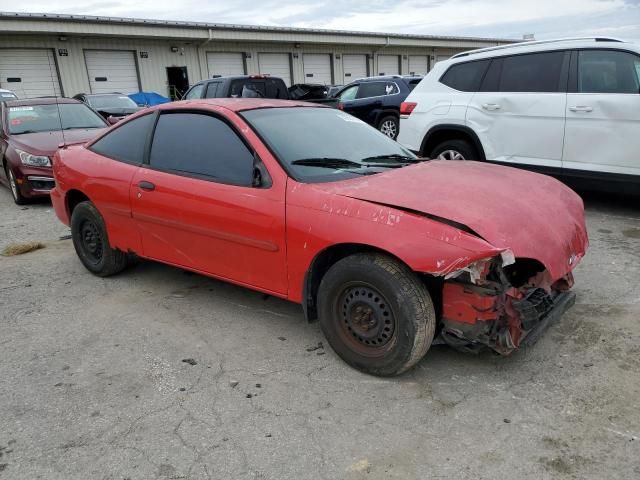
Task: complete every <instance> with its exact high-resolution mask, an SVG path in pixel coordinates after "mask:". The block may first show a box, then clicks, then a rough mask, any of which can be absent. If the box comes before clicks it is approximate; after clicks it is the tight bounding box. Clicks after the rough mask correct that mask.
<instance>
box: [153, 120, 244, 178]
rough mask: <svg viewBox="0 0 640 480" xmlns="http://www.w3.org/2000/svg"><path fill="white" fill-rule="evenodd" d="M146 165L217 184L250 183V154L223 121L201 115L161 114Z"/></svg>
mask: <svg viewBox="0 0 640 480" xmlns="http://www.w3.org/2000/svg"><path fill="white" fill-rule="evenodd" d="M176 139H180V141H176ZM149 164H150V165H151V167H153V168H157V169H160V170H166V171H170V172H176V173H180V174H187V175H191V176H195V177H199V178H203V179H205V180H213V181H216V182H220V183H230V184H233V185H242V186H251V184H252V181H253V171H254V157H253V154H252V152H251V151H250V150H249V149H248V148H247V146H246V145H245V144H244V142H243V141H242V140H241V139H240V137H239V136H238V134H237V133H236V132H235V131H234V130H233V129H232V128H231V127H230V126H229V125H228V124H227V123H226V122H224V121H223V120H221V119H219V118H217V117H214V116H211V115H206V114H201V113H183V112H180V113H165V114H163V115H160V118H159V119H158V124H157V125H156V130H155V134H154V137H153V143H152V145H151V153H150V155H149Z"/></svg>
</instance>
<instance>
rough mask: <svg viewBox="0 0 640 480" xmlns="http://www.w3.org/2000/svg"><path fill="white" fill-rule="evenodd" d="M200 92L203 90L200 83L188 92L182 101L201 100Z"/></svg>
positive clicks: (202, 85)
mask: <svg viewBox="0 0 640 480" xmlns="http://www.w3.org/2000/svg"><path fill="white" fill-rule="evenodd" d="M202 90H204V84H202V83H200V84H198V85H196V86H194V87H193V88H192V89H191V90H189V91H188V92H187V94H186V95H185V96H184V99H185V100H193V99H194V98H202Z"/></svg>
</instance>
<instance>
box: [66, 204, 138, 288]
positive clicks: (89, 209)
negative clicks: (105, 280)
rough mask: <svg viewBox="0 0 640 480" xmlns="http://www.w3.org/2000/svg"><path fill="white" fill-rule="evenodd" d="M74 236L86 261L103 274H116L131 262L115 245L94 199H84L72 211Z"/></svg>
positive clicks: (91, 270) (85, 264) (85, 263)
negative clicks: (110, 242)
mask: <svg viewBox="0 0 640 480" xmlns="http://www.w3.org/2000/svg"><path fill="white" fill-rule="evenodd" d="M71 238H72V239H73V246H74V248H75V249H76V253H77V254H78V257H79V258H80V261H81V262H82V264H83V265H84V266H85V267H86V269H87V270H89V271H90V272H91V273H93V274H95V275H98V276H99V277H108V276H109V275H114V274H116V273H118V272H120V271H122V270H124V268H125V267H126V266H127V255H126V254H125V253H124V252H121V251H120V250H116V249H113V248H111V246H110V245H109V237H108V236H107V229H106V226H105V223H104V219H103V218H102V215H100V212H99V211H98V209H97V208H96V207H95V205H94V204H93V203H91V202H81V203H79V204H78V205H76V207H75V208H74V209H73V213H72V214H71Z"/></svg>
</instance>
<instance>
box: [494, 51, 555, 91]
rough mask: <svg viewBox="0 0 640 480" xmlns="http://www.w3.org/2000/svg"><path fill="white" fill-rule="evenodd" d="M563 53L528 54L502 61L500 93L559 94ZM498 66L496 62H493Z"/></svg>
mask: <svg viewBox="0 0 640 480" xmlns="http://www.w3.org/2000/svg"><path fill="white" fill-rule="evenodd" d="M564 58H565V52H545V53H529V54H526V55H514V56H512V57H504V58H503V59H502V72H501V74H500V80H499V82H498V91H500V92H538V93H541V92H559V91H560V90H561V88H560V84H561V77H562V64H563V62H564ZM495 64H496V65H498V64H499V63H498V62H495Z"/></svg>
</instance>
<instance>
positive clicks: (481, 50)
mask: <svg viewBox="0 0 640 480" xmlns="http://www.w3.org/2000/svg"><path fill="white" fill-rule="evenodd" d="M579 40H593V41H594V42H616V43H625V41H624V40H621V39H619V38H613V37H568V38H555V39H551V40H534V41H531V42H517V43H510V44H509V45H498V46H496V47H487V48H479V49H477V50H468V51H466V52H462V53H458V54H456V55H454V56H453V57H451V58H460V57H467V56H469V55H474V54H476V53H484V52H492V51H494V50H506V49H509V48H516V47H522V46H528V45H544V44H548V43H560V42H575V41H579Z"/></svg>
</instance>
